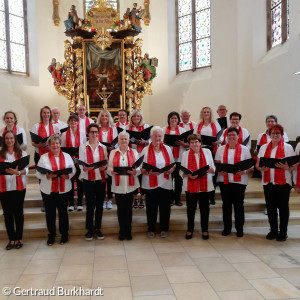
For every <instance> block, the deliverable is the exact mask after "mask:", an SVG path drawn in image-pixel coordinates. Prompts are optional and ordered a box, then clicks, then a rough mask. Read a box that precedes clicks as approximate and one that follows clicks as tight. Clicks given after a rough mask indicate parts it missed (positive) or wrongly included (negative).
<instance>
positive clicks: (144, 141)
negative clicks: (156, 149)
mask: <svg viewBox="0 0 300 300" xmlns="http://www.w3.org/2000/svg"><path fill="white" fill-rule="evenodd" d="M139 142H140V143H139V145H146V143H147V141H146V140H144V139H140V140H139Z"/></svg>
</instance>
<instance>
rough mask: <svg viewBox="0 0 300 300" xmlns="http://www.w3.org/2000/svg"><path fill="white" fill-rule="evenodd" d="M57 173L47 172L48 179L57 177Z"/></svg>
mask: <svg viewBox="0 0 300 300" xmlns="http://www.w3.org/2000/svg"><path fill="white" fill-rule="evenodd" d="M56 177H57V175H56V174H53V173H46V178H47V179H52V178H56Z"/></svg>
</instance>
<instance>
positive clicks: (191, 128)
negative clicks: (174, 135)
mask: <svg viewBox="0 0 300 300" xmlns="http://www.w3.org/2000/svg"><path fill="white" fill-rule="evenodd" d="M187 124H189V125H190V130H193V129H194V126H193V123H192V122H189V123H187ZM184 125H186V124H183V122H181V123H180V124H179V127H181V128H184Z"/></svg>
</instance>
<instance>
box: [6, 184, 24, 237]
mask: <svg viewBox="0 0 300 300" xmlns="http://www.w3.org/2000/svg"><path fill="white" fill-rule="evenodd" d="M25 193H26V189H24V190H22V191H10V192H5V193H0V200H1V205H2V209H3V214H4V222H5V227H6V231H7V235H8V238H9V240H10V241H17V240H22V237H23V227H24V213H23V204H24V198H25Z"/></svg>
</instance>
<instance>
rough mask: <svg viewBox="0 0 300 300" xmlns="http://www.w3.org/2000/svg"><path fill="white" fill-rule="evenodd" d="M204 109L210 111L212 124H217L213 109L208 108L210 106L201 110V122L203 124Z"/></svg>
mask: <svg viewBox="0 0 300 300" xmlns="http://www.w3.org/2000/svg"><path fill="white" fill-rule="evenodd" d="M204 109H208V110H209V112H210V122H211V123H215V119H214V114H213V111H212V109H211V108H210V107H208V106H205V107H203V108H202V109H201V111H200V122H203V111H204Z"/></svg>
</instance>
